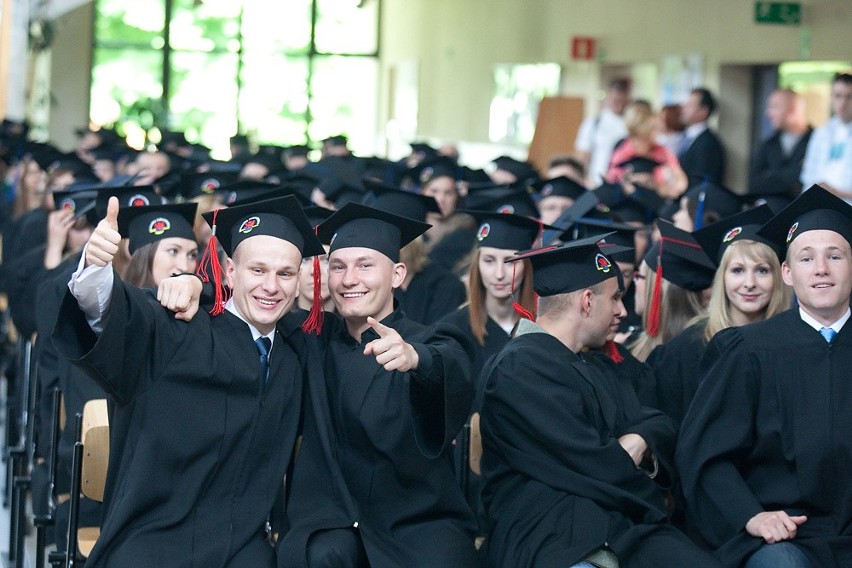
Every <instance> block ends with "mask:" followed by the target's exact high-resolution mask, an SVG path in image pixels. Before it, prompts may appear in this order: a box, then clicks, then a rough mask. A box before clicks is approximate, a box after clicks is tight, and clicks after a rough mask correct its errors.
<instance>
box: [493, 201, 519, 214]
mask: <svg viewBox="0 0 852 568" xmlns="http://www.w3.org/2000/svg"><path fill="white" fill-rule="evenodd" d="M514 212H515V207H514V206H512V205H509V204H508V203H507V204H506V205H501V206H500V207H498V208H497V213H503V214H509V215H511V214H513V213H514Z"/></svg>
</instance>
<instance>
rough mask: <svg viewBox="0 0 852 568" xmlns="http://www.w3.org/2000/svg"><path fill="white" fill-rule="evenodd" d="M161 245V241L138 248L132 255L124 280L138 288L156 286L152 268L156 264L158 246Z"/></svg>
mask: <svg viewBox="0 0 852 568" xmlns="http://www.w3.org/2000/svg"><path fill="white" fill-rule="evenodd" d="M159 246H160V241H156V242H153V243H148V244H147V245H144V246H141V247H139V248H138V249H136V252H134V253H133V255H132V256H131V257H130V263H129V264H128V265H127V269H126V270H125V272H124V281H125V282H127V283H128V284H132V285H134V286H136V287H137V288H156V287H157V284H156V283H155V282H154V275H153V274H151V268H152V267H153V266H154V255H156V254H157V247H159Z"/></svg>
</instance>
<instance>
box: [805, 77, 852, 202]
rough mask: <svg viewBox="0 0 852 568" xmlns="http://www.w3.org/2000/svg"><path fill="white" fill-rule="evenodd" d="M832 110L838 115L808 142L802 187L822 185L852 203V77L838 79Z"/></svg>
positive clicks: (832, 96) (832, 99)
mask: <svg viewBox="0 0 852 568" xmlns="http://www.w3.org/2000/svg"><path fill="white" fill-rule="evenodd" d="M831 109H832V111H833V113H834V116H832V117H831V119H830V120H829V121H828V122H827V123H826V124H824V125H822V126H820V127H819V128H817V129H816V130H815V131H814V133H813V136H811V139H810V142H809V143H808V149H807V151H806V152H805V163H804V165H803V166H802V178H801V180H802V187H806V188H807V187H810V186H811V185H813V184H818V185H820V186H822V187H823V188H825V189H827V190H828V191H830V192H832V193H833V194H835V195H837V196H838V197H841V198H843V199H845V200H846V202H847V203H850V204H852V74H849V73H837V74H836V75H835V76H834V80H833V81H832V83H831Z"/></svg>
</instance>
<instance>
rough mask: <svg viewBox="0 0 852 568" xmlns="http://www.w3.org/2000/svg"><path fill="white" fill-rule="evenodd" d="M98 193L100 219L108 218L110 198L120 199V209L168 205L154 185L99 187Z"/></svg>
mask: <svg viewBox="0 0 852 568" xmlns="http://www.w3.org/2000/svg"><path fill="white" fill-rule="evenodd" d="M97 192H98V200H97V215H98V219H103V218H104V217H106V212H107V203H108V202H109V198H110V197H115V198H116V199H118V206H119V208H123V207H149V206H153V205H164V204H165V203H166V199H165V198H164V197H163V196H161V195H160V194H158V193H157V191H156V189H155V188H154V186H153V185H140V186H118V187H98V188H97Z"/></svg>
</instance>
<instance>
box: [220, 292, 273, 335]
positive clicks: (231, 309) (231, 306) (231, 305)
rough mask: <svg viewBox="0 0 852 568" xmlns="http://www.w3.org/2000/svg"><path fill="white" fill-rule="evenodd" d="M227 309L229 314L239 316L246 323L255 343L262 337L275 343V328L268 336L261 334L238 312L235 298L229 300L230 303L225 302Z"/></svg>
mask: <svg viewBox="0 0 852 568" xmlns="http://www.w3.org/2000/svg"><path fill="white" fill-rule="evenodd" d="M225 309H226V310H228V311H229V312H231V313H232V314H234V315H235V316H237V317H238V318H240V319H241V320H242V321H243V322H245V324H246V325H247V326H249V330H250V331H251V338H252V339H253V340H254V341H257V340H258V339H259V338H261V337H267V338H269V341H271V342H272V343H275V328H273V329H272V331H270V332H269V333H267V334H266V335H263V334H262V333H260V331H259V330H258V329H257V328H256V327H254V326H253V325H252V324H250V323H249V322H247V321H246V318H244V317H243V316H242V314H240V312H239V311H238V310H237V306H236V305H235V304H234V299H233V298H229V299H228V301H227V302H225Z"/></svg>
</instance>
